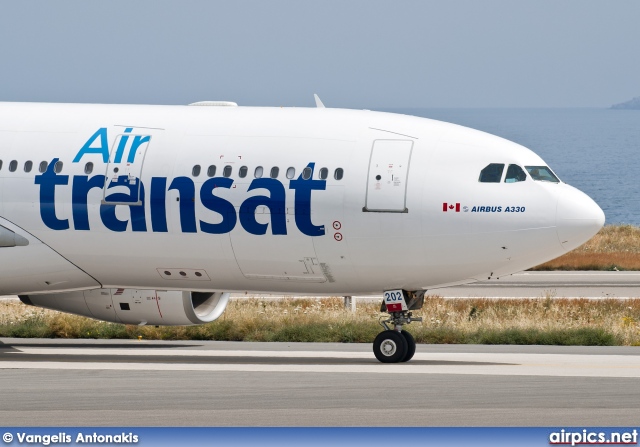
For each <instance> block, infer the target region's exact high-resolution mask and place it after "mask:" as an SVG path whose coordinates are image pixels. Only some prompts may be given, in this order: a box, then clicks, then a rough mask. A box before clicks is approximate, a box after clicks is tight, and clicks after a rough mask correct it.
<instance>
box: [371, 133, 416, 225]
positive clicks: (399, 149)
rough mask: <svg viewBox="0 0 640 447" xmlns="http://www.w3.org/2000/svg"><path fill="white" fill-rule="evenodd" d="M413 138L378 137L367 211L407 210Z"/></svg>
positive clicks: (374, 150)
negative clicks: (391, 138) (388, 138)
mask: <svg viewBox="0 0 640 447" xmlns="http://www.w3.org/2000/svg"><path fill="white" fill-rule="evenodd" d="M412 147H413V141H410V140H375V141H374V142H373V148H372V149H371V158H370V161H369V175H368V176H367V196H366V203H365V207H364V211H375V212H388V213H406V212H408V210H407V176H408V174H409V163H410V162H411V149H412Z"/></svg>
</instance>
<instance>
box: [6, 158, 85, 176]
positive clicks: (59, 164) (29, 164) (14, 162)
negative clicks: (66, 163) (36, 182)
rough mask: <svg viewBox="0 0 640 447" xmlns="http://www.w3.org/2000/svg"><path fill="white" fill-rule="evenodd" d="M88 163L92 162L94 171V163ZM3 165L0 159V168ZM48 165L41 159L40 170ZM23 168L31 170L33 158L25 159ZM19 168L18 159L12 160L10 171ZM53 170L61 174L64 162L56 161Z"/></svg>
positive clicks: (25, 170) (44, 169)
mask: <svg viewBox="0 0 640 447" xmlns="http://www.w3.org/2000/svg"><path fill="white" fill-rule="evenodd" d="M87 164H91V170H92V171H93V163H87ZM2 166H3V165H2V160H0V170H2ZM48 167H49V163H47V162H46V161H41V162H40V165H39V166H38V171H40V172H45V171H46V170H47V168H48ZM22 169H23V170H24V172H31V170H32V169H33V162H32V161H31V160H28V161H25V162H24V165H23V167H22ZM17 170H18V160H11V161H10V162H9V172H16V171H17ZM53 170H54V171H55V173H56V174H59V173H60V172H61V171H62V162H61V161H58V162H56V164H55V165H54V166H53ZM85 170H86V168H85Z"/></svg>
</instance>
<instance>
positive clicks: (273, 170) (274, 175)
mask: <svg viewBox="0 0 640 447" xmlns="http://www.w3.org/2000/svg"><path fill="white" fill-rule="evenodd" d="M278 174H280V168H279V167H277V166H274V167H273V168H271V174H270V177H271V178H278Z"/></svg>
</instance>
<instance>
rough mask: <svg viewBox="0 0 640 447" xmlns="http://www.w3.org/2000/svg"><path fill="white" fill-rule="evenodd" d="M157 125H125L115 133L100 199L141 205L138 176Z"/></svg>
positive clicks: (113, 202) (111, 203)
mask: <svg viewBox="0 0 640 447" xmlns="http://www.w3.org/2000/svg"><path fill="white" fill-rule="evenodd" d="M153 131H155V132H157V130H156V129H153V130H150V129H145V128H136V127H126V128H122V132H121V133H120V134H119V135H118V136H116V138H115V140H114V142H113V145H112V146H111V152H110V154H109V163H108V164H107V172H106V174H105V177H106V181H105V184H104V191H103V199H102V203H105V204H109V205H142V192H141V186H140V184H141V183H140V179H141V177H142V166H143V164H144V159H145V156H146V153H147V149H148V148H149V145H150V144H151V140H152V139H153V138H154V135H152V133H151V132H153Z"/></svg>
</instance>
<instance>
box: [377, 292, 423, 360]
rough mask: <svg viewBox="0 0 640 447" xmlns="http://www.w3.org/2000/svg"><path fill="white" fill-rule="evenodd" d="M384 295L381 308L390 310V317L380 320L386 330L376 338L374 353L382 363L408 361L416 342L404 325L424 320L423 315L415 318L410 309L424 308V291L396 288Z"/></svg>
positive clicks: (413, 351) (414, 350) (383, 310)
mask: <svg viewBox="0 0 640 447" xmlns="http://www.w3.org/2000/svg"><path fill="white" fill-rule="evenodd" d="M384 296H385V299H384V300H383V302H382V307H381V309H380V310H381V312H389V318H388V319H386V320H382V321H380V324H381V325H382V327H384V329H385V330H384V331H383V332H381V333H379V334H378V336H377V337H376V339H375V340H374V342H373V354H374V355H375V356H376V358H377V359H378V360H379V361H380V362H382V363H399V362H408V361H409V360H411V358H412V357H413V355H414V354H415V352H416V342H415V340H414V338H413V336H412V335H411V334H410V333H409V332H407V331H405V330H403V329H402V326H403V325H404V324H409V323H411V322H412V321H422V318H421V317H415V318H414V317H413V316H412V314H411V312H409V310H415V309H420V308H422V306H423V305H424V291H418V292H407V291H406V290H394V291H390V292H385V293H384Z"/></svg>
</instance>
